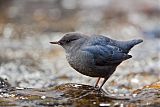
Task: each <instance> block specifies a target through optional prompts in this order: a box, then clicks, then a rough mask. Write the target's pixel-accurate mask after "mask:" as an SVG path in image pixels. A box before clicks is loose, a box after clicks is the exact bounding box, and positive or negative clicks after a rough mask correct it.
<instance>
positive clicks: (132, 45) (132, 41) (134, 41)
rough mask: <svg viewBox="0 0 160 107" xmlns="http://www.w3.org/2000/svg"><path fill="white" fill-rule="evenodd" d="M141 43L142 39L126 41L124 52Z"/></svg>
mask: <svg viewBox="0 0 160 107" xmlns="http://www.w3.org/2000/svg"><path fill="white" fill-rule="evenodd" d="M141 42H143V40H142V39H135V40H131V41H128V43H127V47H126V50H128V51H129V50H130V49H131V48H133V47H134V46H135V45H137V44H139V43H141Z"/></svg>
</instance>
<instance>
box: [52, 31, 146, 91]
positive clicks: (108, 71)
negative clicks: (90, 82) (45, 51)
mask: <svg viewBox="0 0 160 107" xmlns="http://www.w3.org/2000/svg"><path fill="white" fill-rule="evenodd" d="M141 42H143V40H141V39H136V40H130V41H117V40H113V39H111V38H108V37H105V36H102V35H92V36H88V35H85V34H81V33H76V32H72V33H67V34H65V35H64V37H62V39H60V40H59V41H57V42H50V43H51V44H58V45H61V46H62V47H63V48H64V49H65V52H66V58H67V61H68V63H69V64H70V65H71V67H73V68H74V69H75V70H76V71H78V72H80V73H81V74H84V75H87V76H90V77H98V80H97V82H96V85H95V87H96V86H97V85H98V82H99V80H100V78H104V80H103V83H102V84H101V86H100V88H99V89H101V88H102V86H103V85H104V83H105V82H106V81H107V80H108V78H109V77H110V76H111V75H112V74H113V72H114V71H115V70H116V68H117V66H118V65H119V64H120V63H121V62H122V61H124V60H127V59H129V58H131V57H132V56H131V55H128V52H129V51H130V49H131V48H132V47H133V46H135V45H137V44H139V43H141Z"/></svg>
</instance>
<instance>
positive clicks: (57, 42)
mask: <svg viewBox="0 0 160 107" xmlns="http://www.w3.org/2000/svg"><path fill="white" fill-rule="evenodd" d="M49 43H51V44H58V45H60V42H59V41H56V42H49Z"/></svg>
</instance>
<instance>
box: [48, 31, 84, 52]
mask: <svg viewBox="0 0 160 107" xmlns="http://www.w3.org/2000/svg"><path fill="white" fill-rule="evenodd" d="M83 40H85V35H84V34H81V33H76V32H71V33H67V34H65V35H64V36H63V37H62V38H61V39H60V40H59V41H56V42H50V43H51V44H58V45H61V46H62V47H63V48H64V49H65V50H69V49H71V48H72V47H74V46H75V45H80V44H81V43H82V42H83Z"/></svg>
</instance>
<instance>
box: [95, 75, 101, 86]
mask: <svg viewBox="0 0 160 107" xmlns="http://www.w3.org/2000/svg"><path fill="white" fill-rule="evenodd" d="M100 79H101V78H100V77H98V79H97V82H96V84H95V87H97V85H98V83H99V81H100Z"/></svg>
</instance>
